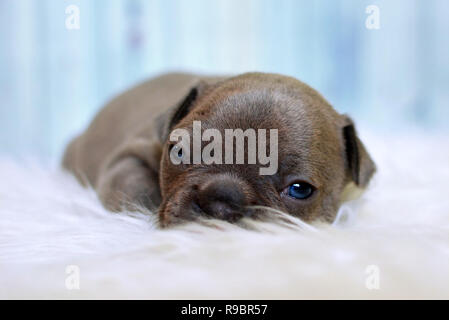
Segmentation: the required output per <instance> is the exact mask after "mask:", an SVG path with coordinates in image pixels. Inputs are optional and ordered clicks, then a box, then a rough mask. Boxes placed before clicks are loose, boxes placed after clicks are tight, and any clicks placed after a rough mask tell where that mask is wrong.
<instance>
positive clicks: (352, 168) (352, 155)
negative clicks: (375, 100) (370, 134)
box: [342, 115, 376, 188]
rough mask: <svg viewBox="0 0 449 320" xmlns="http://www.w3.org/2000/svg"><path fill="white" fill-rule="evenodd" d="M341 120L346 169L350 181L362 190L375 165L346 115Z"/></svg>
mask: <svg viewBox="0 0 449 320" xmlns="http://www.w3.org/2000/svg"><path fill="white" fill-rule="evenodd" d="M343 119H344V120H343V129H342V131H343V139H344V145H345V155H346V169H347V172H348V175H349V176H350V178H351V180H352V181H354V182H355V184H356V185H357V186H359V187H361V188H364V187H366V186H367V184H368V182H369V181H370V179H371V177H372V176H373V174H374V172H375V171H376V165H375V164H374V162H373V160H372V159H371V157H370V155H369V154H368V152H367V151H366V149H365V146H364V145H363V143H362V142H361V141H360V139H359V138H358V136H357V132H356V130H355V126H354V122H353V121H352V119H351V118H349V117H348V116H346V115H344V116H343Z"/></svg>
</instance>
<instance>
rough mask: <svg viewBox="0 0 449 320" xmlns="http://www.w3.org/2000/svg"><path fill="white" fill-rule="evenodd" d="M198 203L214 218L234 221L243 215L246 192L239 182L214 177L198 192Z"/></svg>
mask: <svg viewBox="0 0 449 320" xmlns="http://www.w3.org/2000/svg"><path fill="white" fill-rule="evenodd" d="M197 199H198V201H197V204H198V206H199V207H200V208H201V210H202V211H203V212H204V213H205V214H207V215H209V216H211V217H214V218H217V219H223V220H229V221H234V220H237V219H239V218H241V217H243V215H244V212H245V208H244V207H245V205H246V199H245V194H244V192H243V190H242V188H241V186H240V185H239V183H238V182H235V181H233V180H232V179H214V180H212V181H210V182H208V183H207V184H206V185H205V186H204V188H200V191H199V192H198V197H197Z"/></svg>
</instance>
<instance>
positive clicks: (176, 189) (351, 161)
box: [63, 73, 375, 226]
mask: <svg viewBox="0 0 449 320" xmlns="http://www.w3.org/2000/svg"><path fill="white" fill-rule="evenodd" d="M194 121H200V122H201V130H205V129H207V128H213V129H216V130H218V132H221V133H224V132H225V131H226V130H227V129H242V130H246V129H254V130H259V129H266V130H267V131H268V130H269V129H270V130H271V129H276V135H277V136H276V138H277V141H275V143H276V145H275V146H274V147H276V148H277V149H276V150H275V151H277V154H276V156H277V162H278V165H277V168H276V171H275V172H274V174H268V175H261V174H260V168H261V167H262V166H263V164H262V163H261V162H260V161H259V160H257V161H256V163H251V164H249V163H243V164H229V163H228V162H226V163H224V164H217V163H211V164H205V163H192V162H189V161H186V162H184V163H180V164H176V163H173V158H172V157H171V155H173V150H174V152H175V153H174V154H175V156H176V155H178V156H179V157H180V158H182V157H183V151H184V156H185V155H187V157H188V158H189V159H188V160H191V158H192V157H193V155H192V154H191V153H193V152H188V150H186V149H183V147H182V146H181V147H179V145H177V144H176V141H172V139H170V134H171V133H172V132H174V130H176V129H184V132H192V131H193V130H194V129H193V126H194ZM270 132H271V131H270ZM270 135H271V136H273V134H271V133H270ZM273 137H274V136H273ZM248 139H249V138H248ZM268 140H269V139H266V141H268ZM271 141H272V140H270V142H271ZM233 143H234V145H235V141H234V142H233ZM203 144H204V142H202V145H201V146H203ZM174 146H176V148H174ZM259 146H260V147H262V146H263V147H264V148H265V147H266V149H265V150H268V151H269V150H270V148H271V151H273V150H274V147H273V146H272V145H268V142H267V145H259ZM234 150H235V148H234ZM245 156H246V158H247V159H248V158H249V153H248V151H245ZM232 159H233V156H232V155H231V160H232ZM186 163H187V164H186ZM63 166H64V167H65V168H67V169H68V170H70V171H71V172H73V173H74V174H75V175H76V177H77V178H78V180H79V181H80V182H81V183H82V184H84V185H90V186H92V187H93V188H94V189H95V190H96V191H97V193H98V195H99V198H100V199H101V201H102V203H103V204H104V206H105V207H106V208H108V209H110V210H112V211H120V210H123V209H128V210H139V209H140V208H149V209H151V210H157V212H158V215H159V221H160V224H161V226H168V225H170V224H172V223H175V222H177V221H184V220H190V219H193V218H195V217H196V216H210V217H214V218H219V219H226V220H229V221H235V220H237V219H239V218H241V217H244V216H247V215H252V214H254V210H251V208H255V207H258V208H260V207H269V208H274V209H277V210H281V211H284V212H287V213H289V214H291V215H293V216H297V217H299V218H301V219H303V220H304V221H309V222H310V221H313V220H316V219H320V220H325V221H329V222H330V221H333V219H334V218H335V215H336V212H337V210H338V207H339V205H340V203H341V197H342V192H343V189H344V188H345V187H346V186H347V185H348V184H350V183H354V184H355V185H357V186H359V187H361V188H364V187H366V186H367V184H368V182H369V180H370V179H371V177H372V175H373V173H374V172H375V165H374V163H373V161H372V159H371V158H370V156H369V154H368V153H367V151H366V149H365V147H364V145H363V144H362V142H361V141H360V140H359V138H358V137H357V133H356V130H355V128H354V124H353V122H352V121H351V119H350V118H349V117H348V116H346V115H340V114H339V113H337V112H336V111H335V110H334V109H333V108H332V107H331V106H330V104H329V103H328V102H327V101H326V100H325V99H324V98H323V97H322V96H321V95H320V94H319V93H318V92H316V91H315V90H313V89H312V88H310V87H309V86H307V85H306V84H304V83H302V82H300V81H298V80H296V79H294V78H291V77H287V76H282V75H277V74H265V73H246V74H242V75H239V76H235V77H229V78H226V77H201V76H197V75H193V74H184V73H171V74H166V75H162V76H159V77H157V78H155V79H152V80H149V81H147V82H145V83H143V84H141V85H139V86H137V87H135V88H133V89H131V90H129V91H127V92H125V93H124V94H122V95H120V96H118V97H117V98H115V99H114V100H112V101H111V102H110V103H109V104H108V105H106V107H104V108H103V109H102V110H101V111H100V112H99V114H98V115H97V116H96V117H95V119H94V120H93V122H92V123H91V124H90V126H89V127H88V129H87V130H86V131H85V132H84V133H83V134H81V135H80V136H79V137H77V138H76V139H74V140H73V141H72V142H71V143H70V144H69V146H68V147H67V149H66V151H65V155H64V159H63Z"/></svg>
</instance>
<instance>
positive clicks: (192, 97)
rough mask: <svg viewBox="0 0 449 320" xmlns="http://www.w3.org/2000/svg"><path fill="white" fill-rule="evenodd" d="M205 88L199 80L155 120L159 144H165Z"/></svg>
mask: <svg viewBox="0 0 449 320" xmlns="http://www.w3.org/2000/svg"><path fill="white" fill-rule="evenodd" d="M207 88H208V84H206V82H204V81H203V80H199V81H198V82H197V83H196V84H194V85H193V86H192V87H191V88H190V89H189V90H187V91H186V93H185V95H184V96H182V98H181V99H180V101H179V102H178V103H177V104H175V105H174V106H172V107H171V108H169V109H168V110H167V111H166V112H164V113H162V114H161V115H160V116H159V117H157V118H156V126H157V131H158V136H159V138H160V140H161V142H165V141H166V140H167V138H168V135H169V134H170V131H171V130H172V129H173V128H174V127H175V126H176V125H177V124H178V123H179V122H180V121H181V120H182V119H183V118H185V117H186V116H187V114H189V112H190V111H192V109H193V108H194V106H195V104H196V102H197V100H198V99H199V97H200V96H201V95H202V94H204V92H205V91H206V89H207Z"/></svg>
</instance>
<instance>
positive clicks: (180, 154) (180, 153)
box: [176, 148, 182, 159]
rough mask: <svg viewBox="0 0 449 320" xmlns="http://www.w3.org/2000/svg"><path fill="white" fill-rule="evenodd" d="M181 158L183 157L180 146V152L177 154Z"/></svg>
mask: <svg viewBox="0 0 449 320" xmlns="http://www.w3.org/2000/svg"><path fill="white" fill-rule="evenodd" d="M176 155H177V156H178V158H179V159H181V158H182V148H179V150H178V153H177V154H176Z"/></svg>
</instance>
